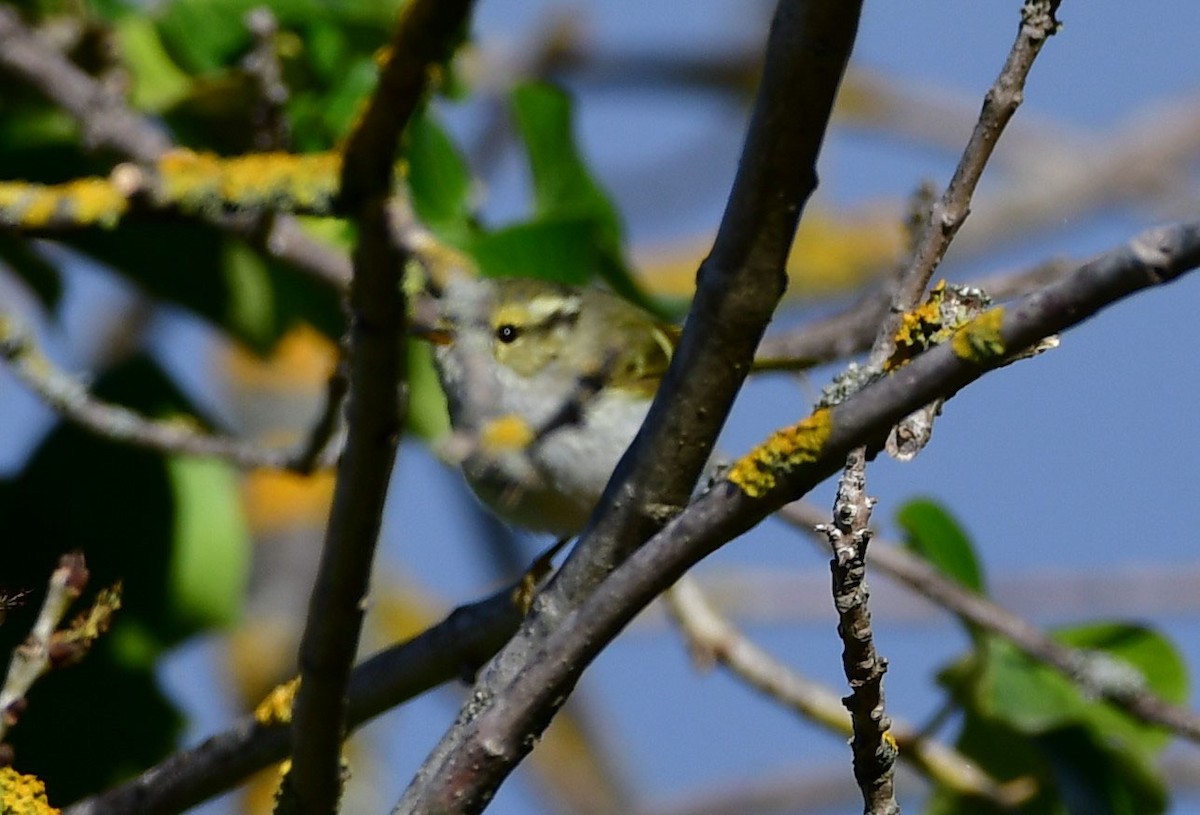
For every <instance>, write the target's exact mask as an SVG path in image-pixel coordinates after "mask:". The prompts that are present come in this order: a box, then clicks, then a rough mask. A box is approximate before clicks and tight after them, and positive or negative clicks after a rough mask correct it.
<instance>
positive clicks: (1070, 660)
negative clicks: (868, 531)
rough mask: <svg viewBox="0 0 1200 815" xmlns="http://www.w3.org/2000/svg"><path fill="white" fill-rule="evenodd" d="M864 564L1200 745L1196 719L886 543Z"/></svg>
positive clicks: (792, 517)
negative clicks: (872, 566) (869, 564)
mask: <svg viewBox="0 0 1200 815" xmlns="http://www.w3.org/2000/svg"><path fill="white" fill-rule="evenodd" d="M779 516H780V517H781V518H783V519H785V520H787V521H789V522H790V523H792V524H795V525H797V526H799V527H801V528H803V529H804V530H805V531H809V532H811V531H812V529H813V526H814V524H818V523H820V520H819V518H820V512H819V510H815V509H813V508H812V507H809V506H807V505H805V504H789V505H788V506H786V507H783V508H782V509H781V510H780V511H779ZM868 560H869V562H870V563H871V564H872V565H874V566H875V567H877V568H878V569H879V570H880V571H881V572H883V573H884V574H886V575H889V576H890V577H892V578H893V579H895V580H898V581H900V582H902V583H904V584H905V585H907V586H909V587H910V588H912V589H914V590H915V591H917V592H918V593H919V594H920V595H921V596H923V597H926V598H928V599H930V600H932V601H933V602H935V603H937V604H938V605H940V606H942V607H943V608H945V609H947V610H948V611H950V612H951V613H953V614H954V615H956V616H958V617H959V618H960V619H962V620H964V621H966V622H969V623H972V624H973V625H977V626H979V627H980V628H982V629H984V630H987V631H991V632H992V633H995V634H998V635H1000V636H1001V637H1004V638H1005V639H1006V640H1008V641H1009V642H1011V643H1012V644H1013V645H1015V646H1016V647H1017V648H1019V649H1020V650H1021V651H1022V652H1024V653H1025V654H1026V655H1027V656H1029V657H1031V658H1032V659H1035V660H1037V661H1039V662H1042V663H1044V664H1046V665H1049V666H1050V667H1052V668H1054V669H1055V670H1057V671H1059V672H1060V673H1062V674H1063V675H1064V676H1066V677H1067V678H1068V679H1070V680H1072V681H1073V682H1076V683H1078V684H1079V686H1080V687H1081V688H1083V689H1084V690H1085V691H1086V692H1088V693H1090V694H1095V695H1097V696H1101V697H1103V698H1104V699H1107V700H1108V701H1110V702H1112V703H1113V704H1114V705H1116V706H1118V707H1120V708H1121V709H1123V710H1125V711H1126V712H1128V713H1129V714H1131V715H1133V716H1136V717H1137V718H1139V719H1141V720H1142V721H1145V722H1150V723H1152V724H1159V725H1162V726H1164V727H1167V728H1170V729H1171V730H1172V731H1173V732H1175V733H1178V734H1179V735H1181V736H1183V737H1185V738H1187V739H1190V740H1191V741H1195V742H1200V715H1198V714H1197V713H1196V712H1195V711H1192V710H1189V709H1187V708H1184V707H1181V706H1179V705H1174V704H1171V703H1170V702H1167V701H1165V700H1163V699H1161V698H1160V697H1158V696H1157V695H1155V694H1154V693H1152V692H1151V691H1149V690H1147V689H1146V688H1144V687H1141V686H1139V685H1138V684H1137V683H1133V684H1131V683H1129V682H1126V681H1123V680H1122V678H1121V677H1122V676H1123V674H1122V673H1121V672H1114V671H1112V670H1111V669H1108V670H1106V665H1105V663H1104V660H1103V659H1101V658H1099V657H1097V656H1096V655H1094V654H1089V653H1087V652H1084V651H1081V650H1079V649H1077V648H1071V647H1070V646H1067V645H1063V644H1062V643H1060V642H1058V641H1057V640H1055V639H1053V638H1052V637H1050V636H1047V635H1046V634H1045V633H1043V632H1042V631H1041V630H1040V629H1039V628H1037V626H1035V625H1033V624H1032V623H1030V622H1029V621H1028V620H1025V619H1024V618H1022V617H1020V616H1018V615H1016V614H1014V613H1013V612H1011V611H1009V610H1008V609H1006V608H1004V607H1003V606H1000V605H998V604H997V603H995V602H993V601H992V600H989V599H988V598H986V597H983V596H981V595H979V594H976V593H974V592H972V591H970V590H968V589H966V588H964V587H963V586H962V585H960V584H958V583H956V582H954V581H953V580H949V579H947V578H946V577H945V576H944V575H942V574H941V573H940V572H938V571H937V569H936V568H934V567H933V566H931V565H930V564H929V563H928V562H926V561H924V560H922V559H921V558H919V557H917V556H916V555H913V554H910V553H909V552H907V551H905V550H904V549H902V548H900V547H899V546H896V545H893V544H889V543H888V542H886V541H876V542H875V543H874V544H873V545H872V547H871V554H870V557H869V558H868Z"/></svg>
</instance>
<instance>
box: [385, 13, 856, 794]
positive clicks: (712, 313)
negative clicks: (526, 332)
mask: <svg viewBox="0 0 1200 815" xmlns="http://www.w3.org/2000/svg"><path fill="white" fill-rule="evenodd" d="M859 10H860V4H859V3H858V2H824V1H821V2H799V1H798V0H782V1H781V2H780V3H779V5H778V8H777V10H776V13H775V17H774V21H773V23H772V27H771V34H770V37H769V42H768V45H767V55H766V64H765V69H764V72H763V80H762V84H761V85H760V89H759V96H758V102H757V103H756V107H755V113H754V114H753V117H752V119H751V123H750V129H749V133H748V135H747V139H746V146H745V150H744V153H743V159H742V162H741V165H740V167H739V171H738V175H737V178H736V180H735V182H734V186H733V191H732V193H731V196H730V201H729V205H728V207H727V209H726V213H725V216H724V218H723V219H722V224H721V228H720V230H719V232H718V236H717V239H716V242H715V244H714V246H713V250H712V253H711V254H710V255H709V258H708V260H707V261H705V263H704V265H703V266H702V268H701V270H700V275H699V290H698V292H697V296H696V298H695V300H694V301H693V304H692V311H691V314H690V317H689V319H688V321H687V324H686V327H685V329H684V334H683V337H682V339H681V342H680V345H679V349H678V351H677V352H676V354H675V356H674V358H673V360H672V362H671V366H670V369H669V370H668V372H667V375H666V377H665V379H664V382H663V384H662V387H661V388H660V389H659V391H658V394H657V396H656V398H655V400H654V404H653V406H652V407H651V409H650V414H649V417H648V418H647V420H646V423H645V424H644V425H643V428H642V431H641V432H640V433H639V434H638V437H637V439H635V441H634V442H633V445H632V446H631V448H630V450H629V451H628V452H627V453H626V454H625V456H624V458H623V459H622V461H621V464H620V465H618V467H617V471H616V473H615V474H614V476H613V478H612V480H611V481H610V483H609V487H608V489H607V490H606V491H605V495H604V497H603V498H602V499H601V502H600V506H599V507H598V508H597V510H596V512H595V513H594V514H593V516H592V517H593V519H594V520H593V522H592V523H591V524H590V525H589V528H588V529H587V530H586V531H585V532H584V534H583V536H582V539H581V540H580V543H579V544H577V545H576V547H575V549H574V551H573V552H572V554H571V556H570V557H569V558H568V560H567V562H566V564H564V566H563V567H562V569H561V570H560V571H559V573H558V575H557V576H556V577H555V578H554V579H553V580H552V582H551V584H550V586H548V587H547V589H546V590H545V591H544V592H543V593H542V594H541V595H539V598H538V599H537V600H535V603H534V607H533V609H532V611H531V614H530V617H529V620H528V622H527V624H526V625H525V626H523V628H522V631H521V633H519V634H518V635H517V636H516V637H514V639H513V642H512V643H510V645H509V646H508V647H506V648H505V650H504V651H503V652H502V653H501V654H500V655H499V656H498V657H497V659H496V660H495V661H494V662H493V663H492V665H491V666H490V667H489V669H488V671H487V672H485V675H484V677H483V678H482V679H481V681H480V682H479V683H478V685H477V688H476V692H475V694H474V700H475V701H473V702H472V703H471V705H470V706H469V707H468V708H466V709H465V710H464V711H463V715H462V716H461V717H460V719H459V721H458V722H457V723H456V725H455V726H454V727H453V728H452V729H451V730H450V731H449V732H448V733H447V734H446V735H445V737H444V738H443V739H442V741H441V743H440V744H439V745H438V746H437V747H436V748H435V750H434V752H433V753H432V754H431V755H430V757H429V758H428V759H427V760H426V762H425V764H424V765H423V766H422V767H421V769H420V770H419V772H418V775H417V777H416V778H415V779H414V781H413V783H412V785H411V786H410V787H409V789H408V790H407V791H406V793H405V794H404V796H403V798H402V799H401V801H400V802H399V803H398V804H397V807H396V811H397V812H400V813H410V812H412V813H416V812H421V813H430V812H444V811H451V810H453V811H456V812H467V813H469V812H477V811H479V810H480V809H481V808H482V807H483V806H485V805H486V803H487V801H488V800H490V798H491V796H492V794H493V793H494V792H495V790H496V788H497V787H498V786H499V785H500V783H502V781H503V780H504V778H505V777H506V776H507V775H508V774H509V773H510V772H511V771H512V769H513V768H514V767H515V766H516V764H517V763H518V762H519V761H520V760H521V758H522V757H524V755H525V754H526V753H527V752H528V751H529V749H530V748H531V746H532V742H533V741H534V739H535V738H536V735H537V733H538V732H540V731H541V729H542V728H544V727H545V724H546V722H547V721H548V719H549V718H550V717H551V716H552V715H553V713H554V711H555V710H556V709H557V707H558V706H559V705H561V703H562V701H563V699H564V698H565V695H566V691H567V690H568V689H569V685H570V684H571V682H572V681H573V677H572V679H570V680H567V681H565V682H564V683H563V685H560V686H559V692H558V693H556V694H554V695H551V696H549V697H544V698H542V699H540V700H539V701H538V702H536V703H534V704H532V705H530V706H529V707H526V706H525V705H524V701H522V704H521V705H520V707H521V709H523V710H524V711H525V712H526V713H528V714H529V718H526V719H521V718H520V717H517V718H516V719H512V718H506V717H505V713H506V712H508V711H511V710H513V709H515V708H513V707H512V704H511V702H510V700H509V698H508V693H509V690H510V689H511V687H512V683H521V684H523V680H522V677H524V676H525V671H526V669H527V668H528V667H529V666H530V665H531V664H534V663H536V662H537V655H538V654H544V653H555V649H551V650H549V651H546V650H545V649H546V648H547V646H548V641H547V638H548V637H552V636H553V634H552V632H553V631H554V630H556V626H557V625H558V623H559V620H561V619H563V615H564V614H565V613H566V612H567V611H568V610H569V609H571V608H572V607H578V606H579V604H580V603H581V602H585V600H584V598H586V597H587V596H588V595H589V592H591V591H592V590H593V589H594V588H595V587H596V586H597V584H599V583H600V581H602V580H603V579H604V578H605V575H607V574H608V573H609V572H610V570H611V569H613V567H614V566H615V565H616V564H618V563H620V562H622V561H623V560H624V559H625V558H626V557H628V556H629V553H630V552H632V551H634V550H635V549H636V548H637V547H638V545H639V544H641V542H643V541H645V540H646V539H647V538H648V537H650V535H652V534H653V533H654V532H655V531H657V530H658V529H660V528H661V527H662V525H663V523H664V521H665V520H666V518H667V517H668V516H669V515H670V514H671V513H673V512H675V511H676V508H678V507H682V506H683V505H684V504H686V502H687V499H688V495H689V493H690V492H691V490H692V487H693V486H694V484H695V481H696V479H697V477H698V476H699V474H700V471H701V469H702V468H703V466H704V463H705V461H706V460H707V459H708V456H709V453H710V452H711V450H712V447H713V443H714V439H715V437H716V435H717V432H718V430H719V429H720V427H721V425H722V424H723V422H724V420H725V417H726V416H727V415H728V412H729V408H730V406H731V405H732V402H733V399H734V397H735V396H736V394H737V392H738V389H739V388H740V386H741V384H742V381H743V380H744V378H745V375H746V372H747V371H748V370H749V367H750V362H751V359H752V357H753V354H754V349H755V347H756V346H757V345H758V342H759V340H760V338H761V337H762V333H763V330H764V329H765V327H766V325H767V322H768V321H769V320H770V317H771V314H772V313H773V311H774V309H775V307H776V305H777V304H778V302H779V299H780V297H781V295H782V293H783V287H784V285H785V283H786V276H785V274H784V262H785V260H786V257H787V253H788V248H789V246H790V245H791V241H792V236H793V234H794V232H795V229H796V223H797V221H798V218H799V215H800V211H801V209H802V207H803V205H804V203H805V201H806V200H807V198H808V196H809V194H810V193H811V192H812V190H813V188H814V187H815V185H816V176H815V172H814V169H813V168H814V165H815V161H816V156H817V153H818V151H819V147H820V145H821V141H822V139H823V137H824V132H825V126H826V124H827V122H828V118H829V112H830V110H831V108H832V105H833V98H834V96H835V94H836V91H837V87H838V83H839V82H840V80H841V76H842V73H843V71H844V69H845V64H846V61H847V59H848V57H849V54H850V49H851V47H852V44H853V42H854V35H855V32H856V29H857V23H858V14H859ZM555 661H557V660H555ZM581 667H582V666H580V668H581ZM576 675H577V674H576ZM493 714H495V717H493Z"/></svg>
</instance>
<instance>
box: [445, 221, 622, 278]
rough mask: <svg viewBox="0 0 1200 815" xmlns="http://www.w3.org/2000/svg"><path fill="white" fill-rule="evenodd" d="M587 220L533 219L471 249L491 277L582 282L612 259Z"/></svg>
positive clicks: (493, 234)
mask: <svg viewBox="0 0 1200 815" xmlns="http://www.w3.org/2000/svg"><path fill="white" fill-rule="evenodd" d="M594 235H595V233H594V231H593V227H592V224H591V223H590V222H589V221H586V220H563V221H557V220H544V221H530V222H528V223H523V224H517V225H515V226H510V227H505V228H504V229H500V230H497V231H495V232H491V233H489V234H487V235H483V236H481V237H479V238H477V239H475V240H474V241H473V242H472V243H471V245H470V246H469V247H468V251H469V252H470V254H471V255H472V256H473V257H474V258H475V260H476V262H477V263H478V264H479V268H480V272H482V273H483V274H484V275H486V276H488V277H536V278H540V279H543V280H555V281H559V282H561V283H569V284H573V285H582V284H584V283H587V282H588V281H590V280H593V279H595V278H596V277H598V276H600V275H602V274H603V270H604V268H605V267H606V266H607V265H609V264H610V263H611V262H612V261H611V258H610V257H609V256H608V254H607V253H606V252H605V251H604V249H603V248H602V247H600V246H598V245H597V243H596V241H595V239H594Z"/></svg>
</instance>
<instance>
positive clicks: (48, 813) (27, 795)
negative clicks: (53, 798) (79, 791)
mask: <svg viewBox="0 0 1200 815" xmlns="http://www.w3.org/2000/svg"><path fill="white" fill-rule="evenodd" d="M60 811H61V810H59V809H56V808H55V807H52V806H50V802H49V801H48V800H46V785H45V784H43V783H42V780H41V779H40V778H38V777H37V776H36V775H25V774H23V773H19V772H17V771H16V770H14V769H13V768H12V767H0V812H2V813H4V815H56V813H58V812H60Z"/></svg>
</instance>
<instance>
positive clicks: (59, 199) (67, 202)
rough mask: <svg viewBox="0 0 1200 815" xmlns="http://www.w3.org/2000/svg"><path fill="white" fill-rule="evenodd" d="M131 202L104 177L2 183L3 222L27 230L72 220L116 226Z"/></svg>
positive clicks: (0, 210)
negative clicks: (68, 180) (61, 181)
mask: <svg viewBox="0 0 1200 815" xmlns="http://www.w3.org/2000/svg"><path fill="white" fill-rule="evenodd" d="M128 208H129V202H128V201H127V200H126V199H125V196H123V195H122V194H121V193H120V192H118V191H117V189H116V188H115V187H114V186H113V185H112V184H111V183H109V181H108V180H106V179H103V178H83V179H80V180H78V181H71V182H68V183H66V184H32V183H27V182H24V181H9V182H2V183H0V223H3V224H7V225H10V226H16V227H24V228H26V229H40V228H43V227H47V226H53V225H54V223H55V222H56V221H69V222H70V223H73V224H77V225H79V226H105V227H108V226H113V225H115V224H116V222H117V221H118V220H120V218H121V216H122V215H124V214H125V211H126V210H127V209H128Z"/></svg>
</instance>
